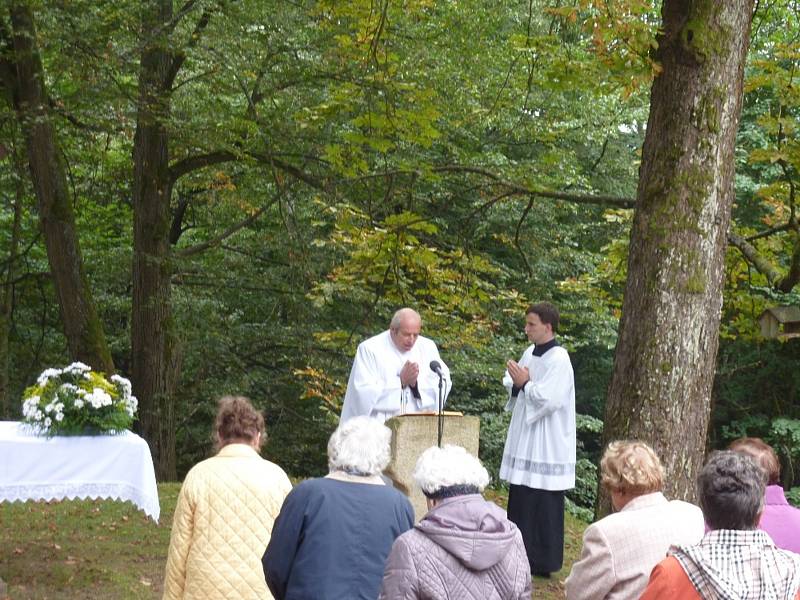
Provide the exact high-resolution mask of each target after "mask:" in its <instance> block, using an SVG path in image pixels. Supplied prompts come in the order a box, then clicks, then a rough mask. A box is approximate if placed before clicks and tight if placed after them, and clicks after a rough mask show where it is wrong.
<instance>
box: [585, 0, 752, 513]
mask: <svg viewBox="0 0 800 600" xmlns="http://www.w3.org/2000/svg"><path fill="white" fill-rule="evenodd" d="M752 11H753V0H726V1H724V2H723V1H721V0H702V1H699V0H698V1H688V0H665V2H664V4H663V7H662V19H663V35H661V36H659V46H658V55H659V56H658V58H659V61H660V63H661V65H662V67H663V71H662V72H661V74H660V75H659V76H658V77H657V78H656V79H655V81H654V83H653V87H652V91H651V99H650V102H651V103H650V117H649V121H648V125H647V134H646V136H645V141H644V147H643V150H642V166H641V170H640V174H639V187H638V191H637V206H636V211H635V215H634V221H633V226H632V229H631V241H630V255H629V258H628V279H627V282H626V286H625V299H624V302H623V308H622V319H621V321H620V332H619V341H618V344H617V349H616V354H615V357H614V372H613V375H612V380H611V384H610V387H609V391H608V399H607V402H606V414H605V431H604V438H605V441H606V442H608V441H610V440H613V439H620V438H635V439H640V440H643V441H645V442H647V443H649V444H651V445H652V446H653V448H654V449H655V451H656V453H657V454H658V455H659V456H660V457H661V460H662V461H663V463H664V469H665V493H666V494H667V495H668V496H669V497H671V498H683V499H693V498H694V496H695V477H696V475H697V472H698V470H699V468H700V467H701V466H702V464H703V460H704V456H705V441H706V431H707V425H708V420H709V411H710V396H711V390H712V385H713V380H714V371H715V363H716V354H717V345H718V331H719V321H720V311H721V307H722V284H723V269H724V257H725V249H726V245H727V238H726V236H727V232H728V225H729V222H730V215H731V205H732V202H733V197H734V191H733V183H734V180H733V175H734V162H733V159H734V156H733V151H734V141H735V136H736V131H737V128H738V123H739V115H740V112H741V98H742V75H743V70H744V63H745V57H746V54H747V47H748V41H749V34H750V22H751V16H752ZM608 509H609V502H608V498H607V496H606V495H605V493H603V494H602V495H601V499H600V501H599V504H598V514H605V513H607V512H608Z"/></svg>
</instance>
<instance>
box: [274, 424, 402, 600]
mask: <svg viewBox="0 0 800 600" xmlns="http://www.w3.org/2000/svg"><path fill="white" fill-rule="evenodd" d="M391 435H392V434H391V431H390V430H389V428H388V427H386V426H385V425H383V424H382V423H380V422H379V421H376V420H374V419H370V418H369V417H355V418H353V419H350V420H349V421H347V422H345V423H343V424H342V425H340V426H339V427H338V429H336V431H334V432H333V435H331V437H330V441H329V442H328V468H329V470H330V472H329V473H328V475H327V476H326V477H322V478H318V479H309V480H307V481H304V482H302V483H301V484H299V485H298V486H297V487H295V488H294V489H293V490H292V492H291V493H290V494H289V495H288V496H287V497H286V500H285V502H284V503H283V507H282V508H281V512H280V514H279V515H278V518H277V519H276V521H275V527H274V528H273V530H272V537H271V538H270V542H269V546H267V550H266V552H264V557H263V559H262V564H263V567H264V576H265V577H266V580H267V585H268V586H269V589H270V591H271V592H272V594H273V596H275V598H276V600H307V599H309V598H314V599H315V600H328V599H330V600H341V599H343V598H348V599H353V600H355V599H361V598H363V599H364V600H374V599H375V598H376V597H377V595H378V591H379V590H380V585H381V576H382V575H383V567H384V563H385V561H386V556H387V555H388V554H389V549H390V548H391V546H392V542H394V540H395V538H396V537H397V536H398V535H400V534H401V533H403V532H404V531H407V530H408V529H410V528H411V526H412V525H413V524H414V511H413V509H412V508H411V503H410V502H409V501H408V499H407V498H406V497H405V496H404V495H403V494H401V493H400V492H399V491H397V490H395V489H394V488H391V487H387V486H386V485H385V484H384V482H383V480H382V479H381V477H380V474H381V471H383V470H384V469H385V468H386V466H387V465H388V464H389V452H390V450H389V444H390V440H391Z"/></svg>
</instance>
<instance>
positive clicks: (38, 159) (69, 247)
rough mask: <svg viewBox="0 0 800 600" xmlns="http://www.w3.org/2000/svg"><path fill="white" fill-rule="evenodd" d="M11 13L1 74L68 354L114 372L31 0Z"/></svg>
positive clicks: (16, 4) (13, 7)
mask: <svg viewBox="0 0 800 600" xmlns="http://www.w3.org/2000/svg"><path fill="white" fill-rule="evenodd" d="M9 12H10V16H11V28H12V31H11V37H12V47H13V57H14V58H13V59H12V60H13V68H12V69H11V71H10V72H9V73H7V76H6V77H4V79H10V81H9V82H5V83H6V85H8V84H10V85H11V86H13V87H12V89H13V92H12V94H11V97H12V102H13V104H14V106H15V108H16V112H17V115H18V118H19V120H20V123H21V124H22V130H23V132H24V135H25V144H26V149H27V155H28V163H29V165H30V172H31V180H32V182H33V188H34V190H35V193H36V198H37V201H38V208H39V220H40V223H41V228H42V232H43V234H44V241H45V246H46V248H47V259H48V263H49V265H50V273H51V275H52V278H53V285H54V287H55V291H56V295H57V297H58V305H59V309H60V312H61V322H62V325H63V327H64V333H65V335H66V338H67V344H68V346H69V353H70V356H71V357H72V358H73V359H76V360H80V361H83V362H85V363H88V364H89V365H91V366H92V367H93V368H95V369H97V370H100V371H104V372H106V373H113V372H114V362H113V360H112V358H111V352H110V350H109V348H108V344H107V342H106V338H105V333H104V331H103V326H102V323H101V322H100V318H99V316H98V313H97V309H96V307H95V303H94V300H93V298H92V293H91V290H90V289H89V284H88V281H87V279H86V274H85V272H84V268H83V258H82V256H81V249H80V244H79V243H78V234H77V230H76V227H75V215H74V213H73V210H72V202H71V199H70V196H69V192H68V187H67V178H66V175H65V171H64V163H63V160H62V154H61V151H60V149H59V146H58V141H57V139H56V132H55V128H54V127H53V124H52V122H51V119H50V110H49V99H48V96H47V91H46V89H45V75H44V70H43V67H42V61H41V59H40V57H39V52H38V48H37V46H36V28H35V26H34V17H33V12H32V11H31V8H30V6H29V3H27V2H19V1H14V2H11V3H10V5H9ZM4 37H5V36H4Z"/></svg>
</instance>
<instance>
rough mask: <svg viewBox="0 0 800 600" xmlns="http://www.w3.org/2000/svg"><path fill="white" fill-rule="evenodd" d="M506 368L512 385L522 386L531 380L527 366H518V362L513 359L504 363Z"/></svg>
mask: <svg viewBox="0 0 800 600" xmlns="http://www.w3.org/2000/svg"><path fill="white" fill-rule="evenodd" d="M506 368H507V369H508V374H509V375H511V381H513V382H514V385H515V386H516V387H518V388H521V387H523V386H524V385H525V384H526V383H528V382H529V381H530V380H531V375H530V372H529V371H528V367H521V366H519V363H518V362H517V361H515V360H509V361H508V362H507V363H506Z"/></svg>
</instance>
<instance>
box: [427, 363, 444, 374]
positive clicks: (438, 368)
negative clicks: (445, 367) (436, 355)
mask: <svg viewBox="0 0 800 600" xmlns="http://www.w3.org/2000/svg"><path fill="white" fill-rule="evenodd" d="M430 368H431V371H433V372H434V373H436V374H437V375H438V376H439V377H444V375H443V374H442V365H441V364H440V363H439V361H438V360H432V361H431V364H430Z"/></svg>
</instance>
